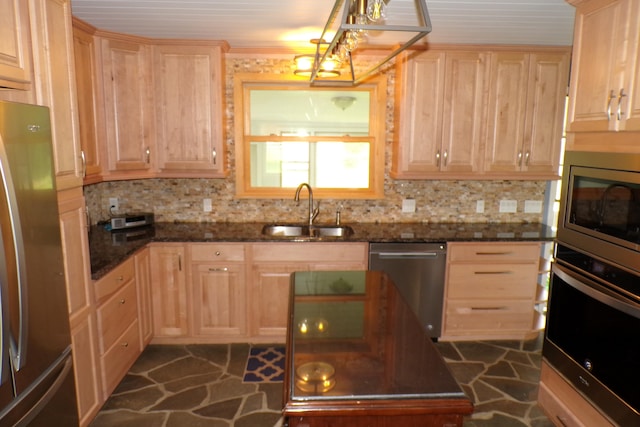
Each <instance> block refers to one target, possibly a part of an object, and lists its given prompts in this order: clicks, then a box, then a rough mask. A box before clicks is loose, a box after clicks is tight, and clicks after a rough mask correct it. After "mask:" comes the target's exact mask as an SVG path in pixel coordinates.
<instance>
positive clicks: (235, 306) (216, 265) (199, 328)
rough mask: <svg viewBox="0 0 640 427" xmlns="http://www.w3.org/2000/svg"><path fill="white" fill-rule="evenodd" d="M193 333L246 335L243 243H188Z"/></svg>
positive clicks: (202, 334)
mask: <svg viewBox="0 0 640 427" xmlns="http://www.w3.org/2000/svg"><path fill="white" fill-rule="evenodd" d="M188 247H189V251H190V255H191V286H192V296H193V299H192V304H191V306H192V309H191V310H189V311H190V312H191V313H193V335H195V336H208V337H212V336H213V337H228V338H237V337H242V336H245V335H246V317H247V310H246V273H245V270H246V264H245V258H246V257H245V244H243V243H215V244H214V243H211V244H209V243H203V244H198V243H192V244H190V245H189V246H188Z"/></svg>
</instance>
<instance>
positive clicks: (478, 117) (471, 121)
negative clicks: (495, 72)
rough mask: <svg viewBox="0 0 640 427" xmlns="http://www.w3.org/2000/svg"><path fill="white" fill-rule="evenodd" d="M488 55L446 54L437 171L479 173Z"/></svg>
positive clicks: (476, 53) (468, 53)
mask: <svg viewBox="0 0 640 427" xmlns="http://www.w3.org/2000/svg"><path fill="white" fill-rule="evenodd" d="M486 58H487V54H485V53H479V52H449V53H447V55H446V60H445V76H446V77H445V81H444V108H443V114H442V116H443V123H442V136H441V138H440V139H441V141H442V142H441V148H440V156H441V158H440V170H441V171H446V172H453V173H471V172H478V171H479V169H480V162H479V160H480V158H481V155H480V147H481V143H482V130H483V126H482V124H483V123H484V119H485V108H484V94H485V77H486V75H487V73H486V72H485V67H486V64H487V60H486Z"/></svg>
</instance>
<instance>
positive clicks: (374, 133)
mask: <svg viewBox="0 0 640 427" xmlns="http://www.w3.org/2000/svg"><path fill="white" fill-rule="evenodd" d="M259 89H269V90H305V91H323V90H331V91H336V90H345V91H353V90H366V91H369V135H368V138H370V139H371V148H370V156H369V187H368V188H357V189H351V188H321V187H318V188H316V187H314V188H313V196H314V198H317V199H382V198H384V174H385V170H384V169H385V164H384V159H385V144H386V129H385V128H386V120H385V118H386V106H387V102H386V94H387V80H386V77H385V76H378V77H376V78H373V79H370V80H368V81H367V82H365V83H362V84H360V85H358V86H356V87H348V88H336V87H325V86H323V87H312V86H310V85H309V82H308V80H306V79H305V80H303V79H292V78H291V77H290V76H286V75H279V74H256V73H238V74H236V75H235V76H234V95H233V99H234V120H235V124H234V129H235V157H236V160H235V169H236V197H237V198H258V199H260V198H262V199H267V198H290V197H292V194H293V191H294V190H295V189H294V188H293V189H292V188H289V187H286V188H282V187H252V186H251V143H252V142H256V141H265V140H266V139H273V137H267V136H256V135H251V134H250V132H251V123H250V118H251V114H250V113H251V111H250V108H249V104H248V103H249V102H250V99H251V98H250V92H251V90H259ZM280 139H284V140H288V141H296V140H299V141H303V142H306V141H310V140H314V139H322V140H324V141H326V140H327V138H326V137H313V138H309V137H283V138H280V137H279V138H278V140H280ZM342 139H344V140H347V141H348V140H350V139H359V140H361V139H362V137H358V138H355V137H351V138H350V137H343V138H342Z"/></svg>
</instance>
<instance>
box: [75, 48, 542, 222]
mask: <svg viewBox="0 0 640 427" xmlns="http://www.w3.org/2000/svg"><path fill="white" fill-rule="evenodd" d="M291 58H293V55H291ZM291 58H286V59H282V57H280V58H275V57H273V56H270V55H264V56H258V57H254V58H252V59H246V55H245V56H244V57H243V55H240V54H230V55H228V56H227V59H226V67H227V82H226V94H225V96H226V102H227V104H226V116H227V121H226V137H227V145H228V148H229V150H228V151H229V153H228V156H229V158H228V161H229V167H230V171H231V173H230V175H229V178H227V179H147V180H133V181H114V182H104V183H99V184H93V185H89V186H86V187H85V196H86V199H87V205H88V208H89V214H90V218H91V222H92V223H95V222H97V221H99V220H104V219H107V218H108V216H109V212H108V206H109V205H108V199H109V197H117V198H118V199H119V200H118V201H119V204H120V211H121V212H135V211H152V212H155V214H156V221H170V222H173V221H185V222H241V221H258V222H265V221H266V222H272V221H294V222H297V221H304V220H305V218H306V216H307V211H308V204H307V201H306V200H304V201H301V202H300V205H299V206H296V204H295V202H294V201H293V194H294V189H292V190H291V198H290V199H286V200H283V199H253V200H247V199H235V198H234V194H235V174H234V141H233V126H234V117H233V75H234V73H237V72H243V73H246V72H255V73H267V72H268V73H290V72H291V71H292V66H293V64H292V59H291ZM386 75H387V78H388V94H387V95H388V96H387V100H388V101H387V115H386V116H387V118H386V122H387V137H386V156H385V158H386V160H385V163H386V165H385V199H384V200H322V201H321V205H320V215H319V216H318V219H317V221H318V222H320V223H322V222H332V221H334V219H335V211H336V209H337V207H338V206H339V205H342V206H343V209H342V221H343V222H345V223H349V222H356V221H359V222H542V214H530V213H527V214H525V213H524V212H523V206H524V200H539V201H542V200H544V193H545V188H546V184H547V182H546V181H435V180H425V181H413V180H412V181H408V180H392V179H390V178H389V174H388V171H389V168H390V165H391V142H392V140H393V134H392V132H393V81H394V72H393V68H390V69H389V70H387V71H386ZM204 198H211V199H212V200H213V211H212V212H204V211H203V207H202V205H203V202H202V199H204ZM403 198H413V199H415V200H416V206H417V209H416V212H415V213H410V214H407V213H402V209H401V206H402V199H403ZM500 199H512V200H518V212H517V213H515V214H503V213H498V206H499V200H500ZM477 200H484V202H485V212H484V213H481V214H479V213H476V201H477Z"/></svg>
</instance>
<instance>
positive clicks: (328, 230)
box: [262, 224, 353, 238]
mask: <svg viewBox="0 0 640 427" xmlns="http://www.w3.org/2000/svg"><path fill="white" fill-rule="evenodd" d="M262 234H264V235H266V236H273V237H304V238H325V237H341V238H344V237H349V236H351V235H352V234H353V228H351V227H349V226H348V225H312V226H308V225H296V224H269V225H265V226H264V227H263V228H262Z"/></svg>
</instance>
